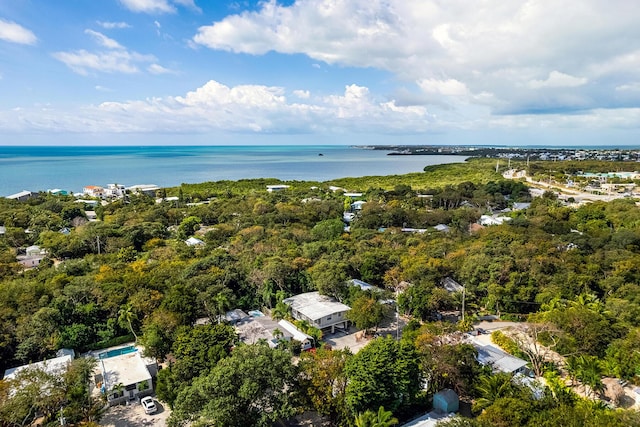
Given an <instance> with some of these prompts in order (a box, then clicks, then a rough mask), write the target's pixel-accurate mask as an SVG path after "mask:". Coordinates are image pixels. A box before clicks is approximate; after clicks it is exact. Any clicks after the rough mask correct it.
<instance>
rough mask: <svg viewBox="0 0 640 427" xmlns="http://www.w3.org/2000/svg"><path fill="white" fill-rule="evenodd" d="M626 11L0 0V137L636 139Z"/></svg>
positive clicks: (362, 2)
mask: <svg viewBox="0 0 640 427" xmlns="http://www.w3.org/2000/svg"><path fill="white" fill-rule="evenodd" d="M638 21H640V2H637V1H634V0H616V1H614V2H611V1H607V2H605V1H603V0H581V1H580V2H558V1H557V0H509V1H504V0H484V1H482V2H472V1H469V0H447V1H440V0H349V1H339V0H289V1H275V0H271V1H225V0H215V1H213V0H212V1H204V0H100V1H91V0H59V1H55V2H54V1H50V0H0V94H1V96H0V144H12V145H13V144H17V145H43V144H45V145H49V144H52V145H69V144H72V145H73V144H111V145H120V144H138V145H142V144H186V145H188V144H334V143H335V144H484V145H486V144H489V145H491V144H500V145H549V146H552V145H600V146H611V145H640V141H638V136H639V135H640V133H639V132H638V130H639V129H640V26H639V25H637V22H638Z"/></svg>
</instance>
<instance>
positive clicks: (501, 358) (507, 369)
mask: <svg viewBox="0 0 640 427" xmlns="http://www.w3.org/2000/svg"><path fill="white" fill-rule="evenodd" d="M470 341H471V344H472V345H473V346H474V347H475V348H476V350H477V351H478V362H480V363H481V364H482V365H488V366H490V367H491V369H493V371H494V372H504V373H507V374H517V373H522V372H524V371H525V370H526V366H527V361H526V360H522V359H520V358H518V357H515V356H512V355H510V354H509V353H506V352H505V351H503V350H501V349H500V348H498V347H496V346H494V345H484V344H482V343H480V342H478V341H476V340H474V339H471V340H470Z"/></svg>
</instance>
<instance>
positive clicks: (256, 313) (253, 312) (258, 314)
mask: <svg viewBox="0 0 640 427" xmlns="http://www.w3.org/2000/svg"><path fill="white" fill-rule="evenodd" d="M248 314H249V316H251V317H263V316H264V314H262V312H261V311H259V310H251V311H250V312H249V313H248Z"/></svg>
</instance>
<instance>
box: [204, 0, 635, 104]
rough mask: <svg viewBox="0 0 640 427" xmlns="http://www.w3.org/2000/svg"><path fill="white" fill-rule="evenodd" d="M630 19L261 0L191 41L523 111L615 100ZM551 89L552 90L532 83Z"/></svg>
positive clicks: (509, 5)
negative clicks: (359, 72) (368, 72)
mask: <svg viewBox="0 0 640 427" xmlns="http://www.w3.org/2000/svg"><path fill="white" fill-rule="evenodd" d="M639 18H640V2H634V1H625V2H618V3H616V5H615V7H612V5H611V4H610V3H607V2H603V1H601V0H582V1H580V2H579V4H572V6H571V8H567V7H565V5H563V4H561V3H558V2H557V1H555V0H536V1H531V0H510V1H506V2H505V1H503V0H485V1H482V2H474V3H473V5H472V6H470V5H469V2H468V0H447V1H440V0H350V1H335V0H296V1H294V2H293V3H290V4H283V3H281V2H278V1H276V0H266V1H263V2H261V3H259V7H258V8H257V9H256V10H254V11H244V12H240V13H237V14H233V15H229V16H227V17H225V18H223V19H221V20H218V21H216V22H213V23H211V24H210V25H206V26H202V27H200V28H199V29H198V30H197V32H196V34H195V35H194V36H193V38H192V41H193V42H194V43H196V44H200V45H202V46H206V47H208V48H211V49H216V50H225V51H230V52H241V53H246V54H252V55H263V54H265V53H267V52H270V51H273V52H279V53H283V54H304V55H307V56H308V57H310V58H312V59H313V60H315V61H322V62H325V63H327V64H337V65H340V66H349V67H362V68H375V69H380V70H385V71H387V72H389V73H391V74H392V75H394V76H395V77H396V78H397V79H399V81H401V82H405V83H406V84H415V85H416V86H417V88H419V89H420V90H422V91H423V92H424V93H425V94H429V95H432V96H438V97H440V98H442V99H443V100H446V98H454V99H452V100H451V102H447V101H443V102H442V104H451V105H452V104H456V103H458V104H459V103H460V102H462V101H463V98H464V103H471V104H476V105H481V106H489V107H490V108H491V109H492V111H493V112H494V114H511V113H517V114H527V113H529V112H538V113H545V112H554V111H558V110H562V109H565V110H572V109H576V110H583V109H585V108H587V109H598V108H620V107H623V106H624V104H621V102H622V101H621V99H619V98H617V97H616V96H615V93H616V91H615V88H616V87H623V86H624V85H628V84H632V83H633V82H635V81H639V80H640V25H637V22H638V19H639ZM551 88H552V89H554V90H555V91H556V92H557V95H556V96H554V97H552V98H550V97H548V96H546V95H545V94H541V93H540V89H551ZM618 92H619V91H618ZM412 99H414V100H416V99H417V97H412Z"/></svg>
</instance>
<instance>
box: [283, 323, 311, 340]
mask: <svg viewBox="0 0 640 427" xmlns="http://www.w3.org/2000/svg"><path fill="white" fill-rule="evenodd" d="M278 325H280V326H281V327H282V328H284V329H285V330H286V331H287V332H289V333H290V334H291V335H292V336H293V339H294V340H297V341H300V342H305V341H312V340H313V338H311V336H310V335H307V334H305V333H304V332H302V331H301V330H300V329H298V328H296V325H294V324H293V323H291V322H289V321H287V320H281V321H279V322H278Z"/></svg>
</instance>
